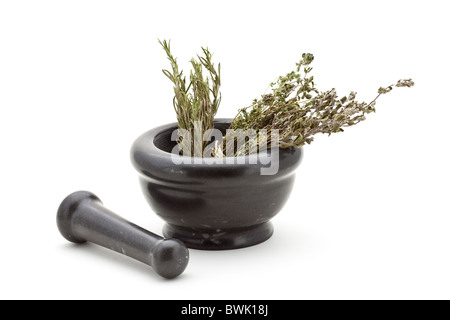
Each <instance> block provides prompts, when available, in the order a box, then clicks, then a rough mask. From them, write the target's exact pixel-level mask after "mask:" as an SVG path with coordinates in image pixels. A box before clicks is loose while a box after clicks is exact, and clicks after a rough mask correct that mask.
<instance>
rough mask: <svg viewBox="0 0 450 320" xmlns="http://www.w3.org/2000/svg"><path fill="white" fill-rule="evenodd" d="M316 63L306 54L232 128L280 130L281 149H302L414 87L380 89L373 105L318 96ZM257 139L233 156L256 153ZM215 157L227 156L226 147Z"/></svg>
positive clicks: (350, 97)
mask: <svg viewBox="0 0 450 320" xmlns="http://www.w3.org/2000/svg"><path fill="white" fill-rule="evenodd" d="M313 60H314V56H313V55H312V54H310V53H304V54H303V55H302V59H301V60H300V62H299V63H297V64H296V65H297V67H296V69H295V70H294V71H292V72H290V73H288V74H287V75H286V76H280V77H279V78H278V79H277V80H276V81H275V82H273V83H271V84H270V87H271V88H272V92H271V93H269V94H263V95H262V96H261V98H260V99H255V100H254V101H253V103H252V104H251V105H250V106H249V107H247V108H244V109H241V110H239V113H238V114H237V116H236V117H235V118H234V120H233V121H232V123H231V126H230V128H231V129H235V130H237V129H242V130H244V132H245V131H247V130H256V131H257V132H258V131H260V130H261V129H265V130H267V135H268V136H269V137H270V135H271V132H272V131H273V130H274V129H277V130H279V132H278V133H279V138H278V139H279V146H280V147H290V146H294V147H300V146H303V145H304V144H306V143H308V144H309V143H311V142H312V141H313V139H314V137H313V136H314V135H315V134H317V133H326V134H328V135H331V134H332V133H335V132H342V131H344V129H343V128H345V127H350V126H353V125H355V124H357V123H359V122H361V121H363V120H365V119H366V114H369V113H372V112H375V103H376V100H377V99H378V97H379V96H380V95H382V94H385V93H388V92H390V91H391V90H392V89H393V88H394V87H411V86H413V85H414V82H413V81H412V80H411V79H406V80H399V81H398V82H397V83H396V84H392V85H390V86H387V87H381V88H379V89H378V95H377V96H376V97H375V98H374V99H373V100H372V101H371V102H369V103H365V102H358V101H356V100H355V98H356V92H350V94H349V95H348V96H343V97H338V96H337V94H336V90H335V89H334V88H333V89H331V90H328V91H324V92H319V90H317V88H316V87H315V82H314V77H313V76H310V75H309V74H310V72H311V70H312V67H310V64H311V63H312V62H313ZM255 139H257V138H256V137H255V138H253V139H249V140H248V141H247V142H246V144H245V145H244V146H243V147H241V148H240V149H238V150H235V153H234V155H235V156H236V155H243V154H249V153H252V152H256V151H257V148H256V146H257V143H256V142H257V141H255ZM271 140H272V139H270V138H269V140H268V142H267V144H268V147H269V148H270V144H271ZM225 141H226V139H225ZM216 154H218V155H222V154H223V155H226V144H224V146H223V150H217V152H216ZM228 156H231V155H228Z"/></svg>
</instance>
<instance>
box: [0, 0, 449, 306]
mask: <svg viewBox="0 0 450 320" xmlns="http://www.w3.org/2000/svg"><path fill="white" fill-rule="evenodd" d="M449 9H450V5H449V2H448V1H426V2H424V1H411V0H410V1H392V0H389V1H380V0H378V1H371V2H368V1H279V0H277V1H271V2H265V1H227V2H226V3H225V2H218V1H152V2H151V1H2V2H0V108H1V109H0V110H1V112H0V142H1V158H0V188H1V189H0V197H1V201H0V215H1V220H0V226H1V229H0V243H1V255H0V298H2V299H19V298H26V299H55V298H56V299H68V298H74V299H420V298H425V299H432V298H438V299H444V298H445V299H448V298H450V271H449V270H450V232H449V231H450V216H449V215H450V207H449V197H448V195H449V178H450V174H449V163H450V161H449V160H450V152H449V130H450V128H449V118H450V105H449V104H450V103H449V93H448V92H449V85H450V82H449V78H448V76H449V72H450V63H449V56H450V49H449V46H448V32H449V30H450V22H449V19H448V13H449ZM158 38H161V39H171V40H172V49H173V53H174V54H175V55H176V56H178V57H179V62H180V64H181V65H182V67H183V68H185V69H187V70H186V71H188V68H189V63H188V61H189V59H190V58H191V57H192V56H194V55H195V54H197V53H199V52H200V47H201V46H208V47H209V48H210V50H211V51H212V52H213V53H214V60H215V61H216V62H219V61H220V62H221V65H222V83H223V86H222V95H223V100H222V105H221V109H220V111H219V113H218V116H220V117H233V116H234V115H235V114H236V112H237V110H238V108H242V107H245V106H247V105H249V103H250V102H251V100H252V99H254V98H257V97H258V96H259V95H260V94H262V93H263V92H264V90H265V89H266V88H267V85H268V84H269V83H270V82H271V81H272V80H274V78H276V77H277V76H279V75H282V74H285V73H287V72H289V71H290V70H292V69H293V68H294V67H295V62H297V61H298V60H299V58H300V56H301V53H302V52H311V53H314V54H315V58H316V59H315V61H314V64H313V67H314V70H313V74H314V76H315V79H316V83H317V85H318V87H319V88H320V89H322V90H326V89H330V88H332V87H335V88H336V90H337V91H338V94H341V95H344V94H348V92H349V91H350V90H355V91H357V92H358V97H359V99H361V100H365V101H369V100H370V99H372V98H373V97H374V96H375V95H376V90H377V88H378V87H379V86H382V85H389V84H391V83H392V82H395V81H397V80H398V79H400V78H408V77H411V78H413V80H414V81H415V82H416V86H415V87H414V88H412V89H408V88H398V89H396V90H394V91H393V92H391V93H390V94H389V95H386V96H382V97H381V98H380V99H379V101H378V104H377V113H376V114H371V115H370V116H369V117H368V119H367V121H365V122H363V123H361V124H359V125H358V126H356V127H353V128H349V129H347V130H346V132H345V133H340V134H336V135H333V136H331V137H327V136H320V137H317V138H316V140H315V141H314V142H313V144H312V145H310V146H306V147H305V148H304V151H305V156H304V160H303V162H302V164H301V165H300V167H299V169H298V171H297V180H296V184H295V189H294V190H293V193H292V196H291V198H290V200H289V203H288V204H287V205H286V207H285V208H284V209H283V210H282V212H280V214H279V215H278V216H277V217H276V218H275V219H274V220H273V222H274V225H275V234H274V235H273V237H272V238H271V239H270V240H269V241H267V242H265V243H263V244H260V245H258V246H254V247H251V248H246V249H240V250H234V251H220V252H210V251H198V250H191V251H190V253H191V259H190V263H189V266H188V268H187V269H186V271H185V273H183V274H182V275H181V276H180V277H179V278H177V279H174V280H171V281H167V280H164V279H162V278H160V277H159V276H157V275H156V274H155V273H154V272H153V270H152V269H151V268H150V267H147V266H145V265H144V264H141V263H139V262H136V261H134V260H132V259H129V258H127V257H124V256H121V255H119V254H116V253H113V252H110V251H108V250H106V249H103V248H100V247H97V246H95V245H81V246H77V245H74V244H71V243H68V242H67V241H66V240H65V239H64V238H62V237H61V235H60V234H59V232H58V230H57V228H56V222H55V217H56V210H57V208H58V206H59V204H60V202H61V201H62V200H63V198H64V197H65V196H67V195H68V194H69V193H71V192H73V191H76V190H80V189H84V190H90V191H92V192H94V193H96V194H97V195H98V196H99V197H100V198H101V199H102V201H103V203H104V204H105V205H106V206H107V207H108V208H110V209H111V210H113V211H115V212H117V213H119V214H120V215H122V216H123V217H125V218H127V219H129V220H131V221H133V222H135V223H137V224H139V225H141V226H143V227H145V228H148V229H149V230H152V231H154V232H156V233H159V234H160V233H161V228H162V226H163V222H162V221H161V220H160V219H159V218H158V217H157V216H156V215H155V214H154V213H153V212H152V211H151V210H150V208H149V207H148V205H147V203H146V202H145V200H144V197H143V196H142V194H141V191H140V187H139V184H138V180H137V173H136V172H135V170H134V168H133V167H132V165H131V162H130V159H129V150H130V146H131V144H132V142H133V141H134V139H135V138H136V137H137V136H138V135H140V134H141V133H143V132H144V131H146V130H148V129H150V128H153V127H155V126H158V125H161V124H165V123H168V122H173V121H175V114H174V112H173V108H172V88H171V84H170V83H169V80H168V79H166V78H165V77H164V75H163V74H162V72H161V69H162V68H167V67H168V61H167V60H166V57H165V55H164V53H163V51H162V49H161V48H160V46H159V44H158V42H157V39H158Z"/></svg>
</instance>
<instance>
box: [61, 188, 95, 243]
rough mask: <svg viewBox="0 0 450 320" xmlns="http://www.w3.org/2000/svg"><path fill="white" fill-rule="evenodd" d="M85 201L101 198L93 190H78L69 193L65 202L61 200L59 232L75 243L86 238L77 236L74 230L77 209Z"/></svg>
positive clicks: (82, 241) (81, 241)
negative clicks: (74, 217)
mask: <svg viewBox="0 0 450 320" xmlns="http://www.w3.org/2000/svg"><path fill="white" fill-rule="evenodd" d="M85 201H98V202H100V203H102V202H101V200H100V199H99V198H98V197H97V196H96V195H95V194H93V193H92V192H89V191H77V192H74V193H71V194H70V195H68V196H67V197H66V198H65V199H64V200H63V202H61V204H60V206H59V208H58V213H57V214H56V224H57V225H58V229H59V232H60V233H61V235H62V236H63V237H64V238H66V239H67V240H69V241H71V242H75V243H84V242H86V240H85V239H81V238H79V237H77V236H76V235H75V234H74V232H73V228H72V227H73V216H74V213H75V212H76V211H77V209H78V207H79V205H80V204H81V203H83V202H85Z"/></svg>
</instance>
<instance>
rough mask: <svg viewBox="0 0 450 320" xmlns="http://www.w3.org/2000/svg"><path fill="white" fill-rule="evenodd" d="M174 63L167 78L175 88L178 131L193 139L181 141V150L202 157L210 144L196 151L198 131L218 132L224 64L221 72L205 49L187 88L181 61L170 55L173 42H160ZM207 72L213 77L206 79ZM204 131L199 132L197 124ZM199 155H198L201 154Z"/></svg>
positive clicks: (194, 60) (181, 139)
mask: <svg viewBox="0 0 450 320" xmlns="http://www.w3.org/2000/svg"><path fill="white" fill-rule="evenodd" d="M159 43H160V44H161V46H162V47H163V49H164V51H165V52H166V54H167V58H168V59H169V61H170V65H171V67H172V72H170V71H168V70H163V73H164V74H165V75H166V76H167V78H169V79H170V81H172V83H173V85H174V87H173V91H174V98H173V106H174V108H175V112H176V114H177V120H178V128H179V129H185V130H188V132H190V133H191V134H190V135H186V136H184V137H180V140H179V141H178V143H179V144H180V149H181V150H183V151H184V152H186V151H190V150H195V151H194V153H196V154H194V155H195V156H200V157H201V156H202V150H203V149H204V148H205V146H206V144H207V143H206V142H202V143H203V146H202V148H201V150H197V149H198V148H194V141H193V139H192V137H193V136H194V129H195V130H201V132H203V133H204V132H207V130H208V129H214V116H215V115H216V113H217V109H218V108H219V105H220V100H221V93H220V91H219V88H220V63H219V64H218V66H217V70H216V68H215V67H214V64H213V62H212V54H211V52H210V51H209V50H208V48H203V47H202V51H203V56H199V55H197V58H198V60H196V59H194V58H192V59H191V61H190V62H191V65H192V70H191V72H190V77H189V84H186V77H185V76H184V75H183V71H182V70H179V67H178V63H177V59H176V58H174V56H173V55H172V53H171V51H170V41H169V42H167V41H166V40H163V41H161V40H159ZM203 68H205V69H206V70H207V72H208V73H209V77H208V76H206V77H204V76H203ZM196 123H198V124H200V126H201V127H199V128H196V126H195V124H196ZM197 153H198V154H197Z"/></svg>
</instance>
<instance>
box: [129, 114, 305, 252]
mask: <svg viewBox="0 0 450 320" xmlns="http://www.w3.org/2000/svg"><path fill="white" fill-rule="evenodd" d="M230 121H231V119H218V120H217V121H216V128H218V129H220V130H221V131H222V132H224V131H225V130H226V129H227V128H228V127H229V123H230ZM176 128H177V124H176V123H172V124H168V125H164V126H161V127H158V128H155V129H152V130H150V131H148V132H146V133H144V134H143V135H141V136H140V137H139V138H137V139H136V141H135V142H134V144H133V146H132V149H131V159H132V163H133V165H134V167H135V168H136V170H137V171H138V172H139V180H140V184H141V187H142V190H143V193H144V196H145V198H146V199H147V201H148V203H149V204H150V206H151V208H152V209H153V210H154V211H155V212H156V213H157V214H158V215H159V216H160V217H161V218H162V219H163V220H164V221H165V222H166V223H167V225H166V226H165V227H164V235H165V236H166V237H174V238H177V239H180V240H181V241H183V242H184V243H185V244H186V245H187V246H188V247H190V248H196V249H207V250H220V249H234V248H242V247H247V246H251V245H254V244H257V243H260V242H263V241H265V240H267V239H268V238H270V236H271V235H272V233H273V227H272V224H271V222H270V219H271V218H273V217H274V216H275V215H276V214H277V213H278V212H279V211H280V210H281V209H282V207H283V206H284V204H285V203H286V201H287V199H288V197H289V194H290V192H291V190H292V187H293V184H294V179H295V169H296V168H297V166H298V165H299V163H300V161H301V158H302V153H303V150H302V148H283V149H280V151H279V170H278V172H277V173H276V174H274V175H261V174H260V173H261V168H267V167H269V166H270V164H267V160H268V159H267V157H270V156H273V155H271V154H270V153H269V154H268V155H266V157H264V156H259V157H258V155H256V154H253V155H250V156H244V157H232V158H231V159H228V161H231V162H233V164H227V163H221V164H217V163H216V164H208V163H207V162H206V161H205V159H202V158H196V160H197V161H198V162H200V163H195V162H194V163H192V162H193V161H190V162H191V163H182V164H174V162H173V161H172V155H171V153H170V152H171V150H172V149H173V148H174V146H175V145H176V142H174V141H171V135H172V132H173V131H174V130H175V129H176ZM238 158H240V159H238ZM243 158H244V159H243ZM190 160H193V158H190ZM240 161H244V162H245V163H244V164H240V163H239V162H240ZM252 162H256V163H255V164H252Z"/></svg>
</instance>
